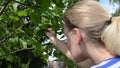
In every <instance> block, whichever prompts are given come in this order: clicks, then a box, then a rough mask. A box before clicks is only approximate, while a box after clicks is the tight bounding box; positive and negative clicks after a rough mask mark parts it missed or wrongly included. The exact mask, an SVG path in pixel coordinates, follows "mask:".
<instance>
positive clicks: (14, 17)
mask: <svg viewBox="0 0 120 68" xmlns="http://www.w3.org/2000/svg"><path fill="white" fill-rule="evenodd" d="M9 18H10V19H14V20H16V21H18V20H19V17H17V16H14V15H9Z"/></svg>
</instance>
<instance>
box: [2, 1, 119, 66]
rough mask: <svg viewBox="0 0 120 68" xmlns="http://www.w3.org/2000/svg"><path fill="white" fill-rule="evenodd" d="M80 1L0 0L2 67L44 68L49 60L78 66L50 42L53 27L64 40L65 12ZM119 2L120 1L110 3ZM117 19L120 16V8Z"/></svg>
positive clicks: (116, 14) (117, 11)
mask: <svg viewBox="0 0 120 68" xmlns="http://www.w3.org/2000/svg"><path fill="white" fill-rule="evenodd" d="M77 1H78V0H0V68H44V67H46V66H47V63H48V57H49V56H50V55H51V54H53V56H55V57H57V60H62V61H65V62H66V63H67V64H68V68H73V67H77V66H75V65H74V63H72V62H71V61H70V60H68V59H67V58H66V57H65V56H64V55H63V54H62V53H61V52H59V51H57V50H55V51H54V52H53V49H54V46H52V44H50V43H49V42H48V38H47V37H46V36H45V30H46V28H48V27H51V28H52V29H53V30H55V32H56V33H57V34H59V35H61V38H63V37H64V35H63V34H62V32H63V20H62V18H63V13H64V11H65V10H66V9H67V7H69V6H70V5H72V4H73V3H75V2H77ZM109 1H110V3H112V4H114V3H120V0H109ZM113 15H114V16H118V15H120V9H118V10H116V13H115V14H113Z"/></svg>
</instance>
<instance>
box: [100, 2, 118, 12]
mask: <svg viewBox="0 0 120 68" xmlns="http://www.w3.org/2000/svg"><path fill="white" fill-rule="evenodd" d="M100 3H101V4H103V5H104V6H105V8H106V9H107V10H108V11H109V12H110V13H114V12H115V10H116V9H117V8H118V5H117V4H114V5H113V4H110V3H109V0H100Z"/></svg>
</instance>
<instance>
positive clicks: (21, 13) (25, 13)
mask: <svg viewBox="0 0 120 68" xmlns="http://www.w3.org/2000/svg"><path fill="white" fill-rule="evenodd" d="M26 15H27V10H23V11H19V12H18V16H26Z"/></svg>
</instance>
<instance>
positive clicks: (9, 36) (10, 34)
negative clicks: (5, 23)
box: [0, 32, 14, 43]
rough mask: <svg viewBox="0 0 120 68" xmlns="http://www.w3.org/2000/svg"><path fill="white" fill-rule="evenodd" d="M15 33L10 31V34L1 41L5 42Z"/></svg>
mask: <svg viewBox="0 0 120 68" xmlns="http://www.w3.org/2000/svg"><path fill="white" fill-rule="evenodd" d="M13 34H14V32H12V33H10V34H9V35H7V36H6V37H4V38H3V39H2V40H1V41H0V43H3V42H4V41H6V40H7V39H8V38H9V37H11V36H12V35H13Z"/></svg>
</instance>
